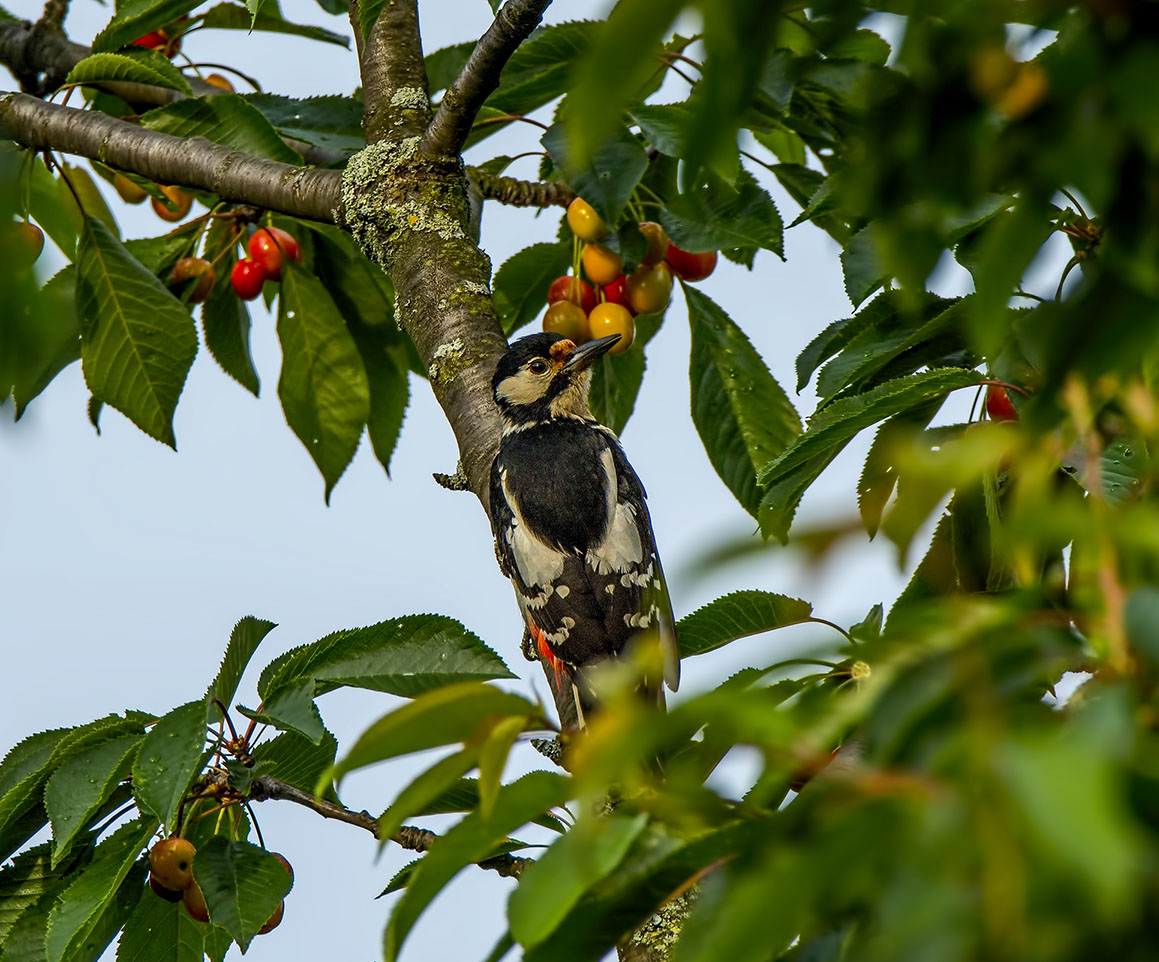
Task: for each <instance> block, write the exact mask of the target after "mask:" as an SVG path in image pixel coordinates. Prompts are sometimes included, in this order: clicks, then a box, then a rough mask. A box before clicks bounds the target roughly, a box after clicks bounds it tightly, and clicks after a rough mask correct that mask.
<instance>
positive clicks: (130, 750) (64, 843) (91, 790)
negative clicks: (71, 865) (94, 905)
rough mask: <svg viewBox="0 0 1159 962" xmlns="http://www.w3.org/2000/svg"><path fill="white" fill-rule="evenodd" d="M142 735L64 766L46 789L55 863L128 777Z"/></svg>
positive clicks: (98, 747) (105, 744)
mask: <svg viewBox="0 0 1159 962" xmlns="http://www.w3.org/2000/svg"><path fill="white" fill-rule="evenodd" d="M141 741H142V736H141V735H122V736H121V737H119V738H114V739H113V740H112V741H107V742H102V743H100V744H99V745H94V746H93V747H92V748H90V749H88V750H87V751H85V752H82V753H81V754H79V755H76V756H75V757H73V758H70V759H69V760H68V761H66V762H65V763H64V764H63V765H61V766H60V768H58V769H57V770H56V771H55V772H53V774H52V776H51V777H50V778H49V780H48V783H47V784H46V785H45V787H44V808H45V811H46V812H48V818H49V821H50V822H52V836H53V851H52V864H53V867H54V868H55V867H56V865H57V864H59V863H60V861H61V859H62V858H63V857H64V856H65V855H67V854H68V851H69V847H70V846H71V845H72V843H73V841H74V840H75V839H76V836H77V834H78V833H79V832H80V831H81V829H83V828H84V827H85V825H86V824H88V822H89V820H90V819H91V818H92V816H93V815H94V814H96V812H97V811H98V810H99V809H100V807H101V806H102V805H103V804H104V803H105V800H106V799H107V798H108V797H109V796H110V795H111V794H112V792H113V789H114V788H116V786H117V784H118V783H119V782H121V781H122V780H124V779H125V778H126V777H128V775H129V772H130V771H131V770H132V767H133V761H134V759H135V758H136V753H137V749H138V748H140V746H141Z"/></svg>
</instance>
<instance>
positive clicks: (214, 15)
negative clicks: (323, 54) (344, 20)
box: [195, 3, 350, 48]
mask: <svg viewBox="0 0 1159 962" xmlns="http://www.w3.org/2000/svg"><path fill="white" fill-rule="evenodd" d="M195 5H196V4H195ZM342 9H343V10H345V9H346V6H345V5H343V8H342ZM276 11H277V7H276V5H274V4H270V5H269V6H265V7H263V8H262V9H261V10H259V11H258V12H257V13H256V14H253V15H251V14H250V12H249V10H247V9H246V8H245V7H243V6H240V5H239V4H236V3H219V4H217V5H216V6H213V7H210V8H209V9H208V10H206V11H205V13H204V14H203V15H202V17H201V26H202V27H209V28H211V29H215V30H244V31H246V32H247V33H250V32H252V31H254V30H259V31H262V32H264V33H285V34H289V35H290V36H294V37H305V38H306V39H307V40H320V41H322V42H323V43H332V44H336V45H338V46H340V47H347V48H349V47H350V38H349V37H347V36H345V35H343V34H340V33H335V32H334V31H333V30H327V29H326V28H325V27H314V26H310V25H308V24H300V23H291V22H290V21H289V20H284V19H282V17H280V16H278V14H277V12H276Z"/></svg>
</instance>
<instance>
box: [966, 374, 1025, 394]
mask: <svg viewBox="0 0 1159 962" xmlns="http://www.w3.org/2000/svg"><path fill="white" fill-rule="evenodd" d="M978 383H979V386H981V385H983V384H985V385H987V386H989V385H993V386H994V387H1003V388H1006V390H1007V391H1017V392H1018V393H1019V394H1021V395H1022V396H1023V397H1027V398H1028V397H1030V392H1029V391H1027V390H1026V389H1025V388H1022V387H1019V386H1018V385H1017V384H1011V383H1010V382H1009V381H999V380H998V379H997V378H987V379H986V380H985V381H979V382H978Z"/></svg>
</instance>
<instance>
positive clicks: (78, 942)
mask: <svg viewBox="0 0 1159 962" xmlns="http://www.w3.org/2000/svg"><path fill="white" fill-rule="evenodd" d="M156 828H157V823H156V822H155V821H154V820H152V819H150V818H146V817H141V818H138V819H136V820H134V821H132V822H129V823H128V824H127V825H122V826H121V827H120V828H119V829H117V831H116V832H114V833H113V834H112V835H110V836H109V837H108V838H107V839H105V840H104V841H103V842H101V844H100V845H98V846H97V850H96V853H95V854H94V855H93V860H92V862H91V863H90V864H89V865H88V866H87V867H86V868H85V869H84V870H83V871H82V872H81V874H80V875H79V876H78V877H77V878H76V880H75V881H74V882H73V883H72V884H71V885H69V887H68V888H67V889H65V891H64V894H63V895H61V897H60V900H59V901H58V902H57V903H56V905H55V906H54V907H53V909H52V912H51V914H50V916H49V920H48V936H47V939H46V941H45V949H46V955H47V958H48V962H62V960H63V959H66V958H68V957H70V956H71V955H72V954H73V953H74V952H76V951H77V950H78V949H80V948H81V946H83V945H84V943H85V940H86V939H87V938H88V937H89V935H90V934H91V933H92V932H93V930H94V929H95V928H96V926H97V925H98V923H99V922H100V918H101V915H102V913H103V912H104V911H105V909H107V908H108V907H109V905H110V904H111V903H112V902H113V899H114V898H115V897H116V895H117V892H118V890H119V889H120V887H121V883H122V882H124V881H125V878H126V876H128V874H129V872H130V871H131V870H132V869H133V867H134V865H135V864H136V863H137V858H138V856H139V855H140V854H141V851H142V850H143V849H144V848H145V846H146V845H147V844H148V843H149V839H150V838H151V837H152V836H153V833H154V831H156ZM139 871H140V870H139ZM143 882H144V873H143V872H141V880H140V882H138V883H137V887H138V890H139V888H140V885H141V884H142V883H143ZM102 948H103V946H102Z"/></svg>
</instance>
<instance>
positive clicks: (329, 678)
mask: <svg viewBox="0 0 1159 962" xmlns="http://www.w3.org/2000/svg"><path fill="white" fill-rule="evenodd" d="M514 677H515V676H514V675H513V674H512V673H511V672H510V670H508V668H507V666H506V665H505V664H503V661H502V659H501V658H500V657H499V656H498V655H497V654H495V652H494V651H492V650H491V649H490V648H488V647H487V646H486V645H485V644H483V642H482V641H480V640H479V638H478V637H477V636H476V635H474V634H473V633H472V632H470V631H468V630H467V629H466V628H464V627H463V626H462V625H461V624H460V623H459V622H457V621H455V620H454V619H452V618H446V617H444V616H442V615H407V616H404V617H402V618H394V619H392V620H390V621H383V622H379V623H378V624H377V625H370V626H369V627H366V628H354V629H348V630H345V631H339V632H335V633H333V634H331V635H327V636H326V637H325V638H322V639H321V640H319V641H316V642H314V643H313V644H310V645H302V646H300V647H298V648H293V649H291V650H290V651H288V652H286V654H284V655H282V656H281V657H279V658H278V659H277V660H275V661H274V662H272V663H271V664H270V665H268V666H267V667H266V669H265V671H263V672H262V677H261V679H260V680H259V682H258V691H259V693H260V694H261V696H262V699H263V700H264V701H265V702H266V703H267V708H268V707H269V703H270V702H271V701H274V700H276V699H277V698H278V697H279V696H280V695H281V694H282V693H283V692H286V691H288V690H291V689H294V688H297V687H299V686H301V685H306V686H308V688H309V690H310V695H311V697H313V695H315V694H321V693H322V692H327V691H333V690H334V689H335V688H338V687H340V686H342V685H349V686H351V687H354V688H368V689H370V690H371V691H384V692H389V693H390V694H393V695H401V696H403V697H404V698H412V697H414V696H415V695H419V694H422V693H423V692H425V691H429V690H431V689H433V688H439V687H440V686H442V685H449V684H454V683H456V682H460V681H468V680H478V681H484V680H487V679H492V678H514Z"/></svg>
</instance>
